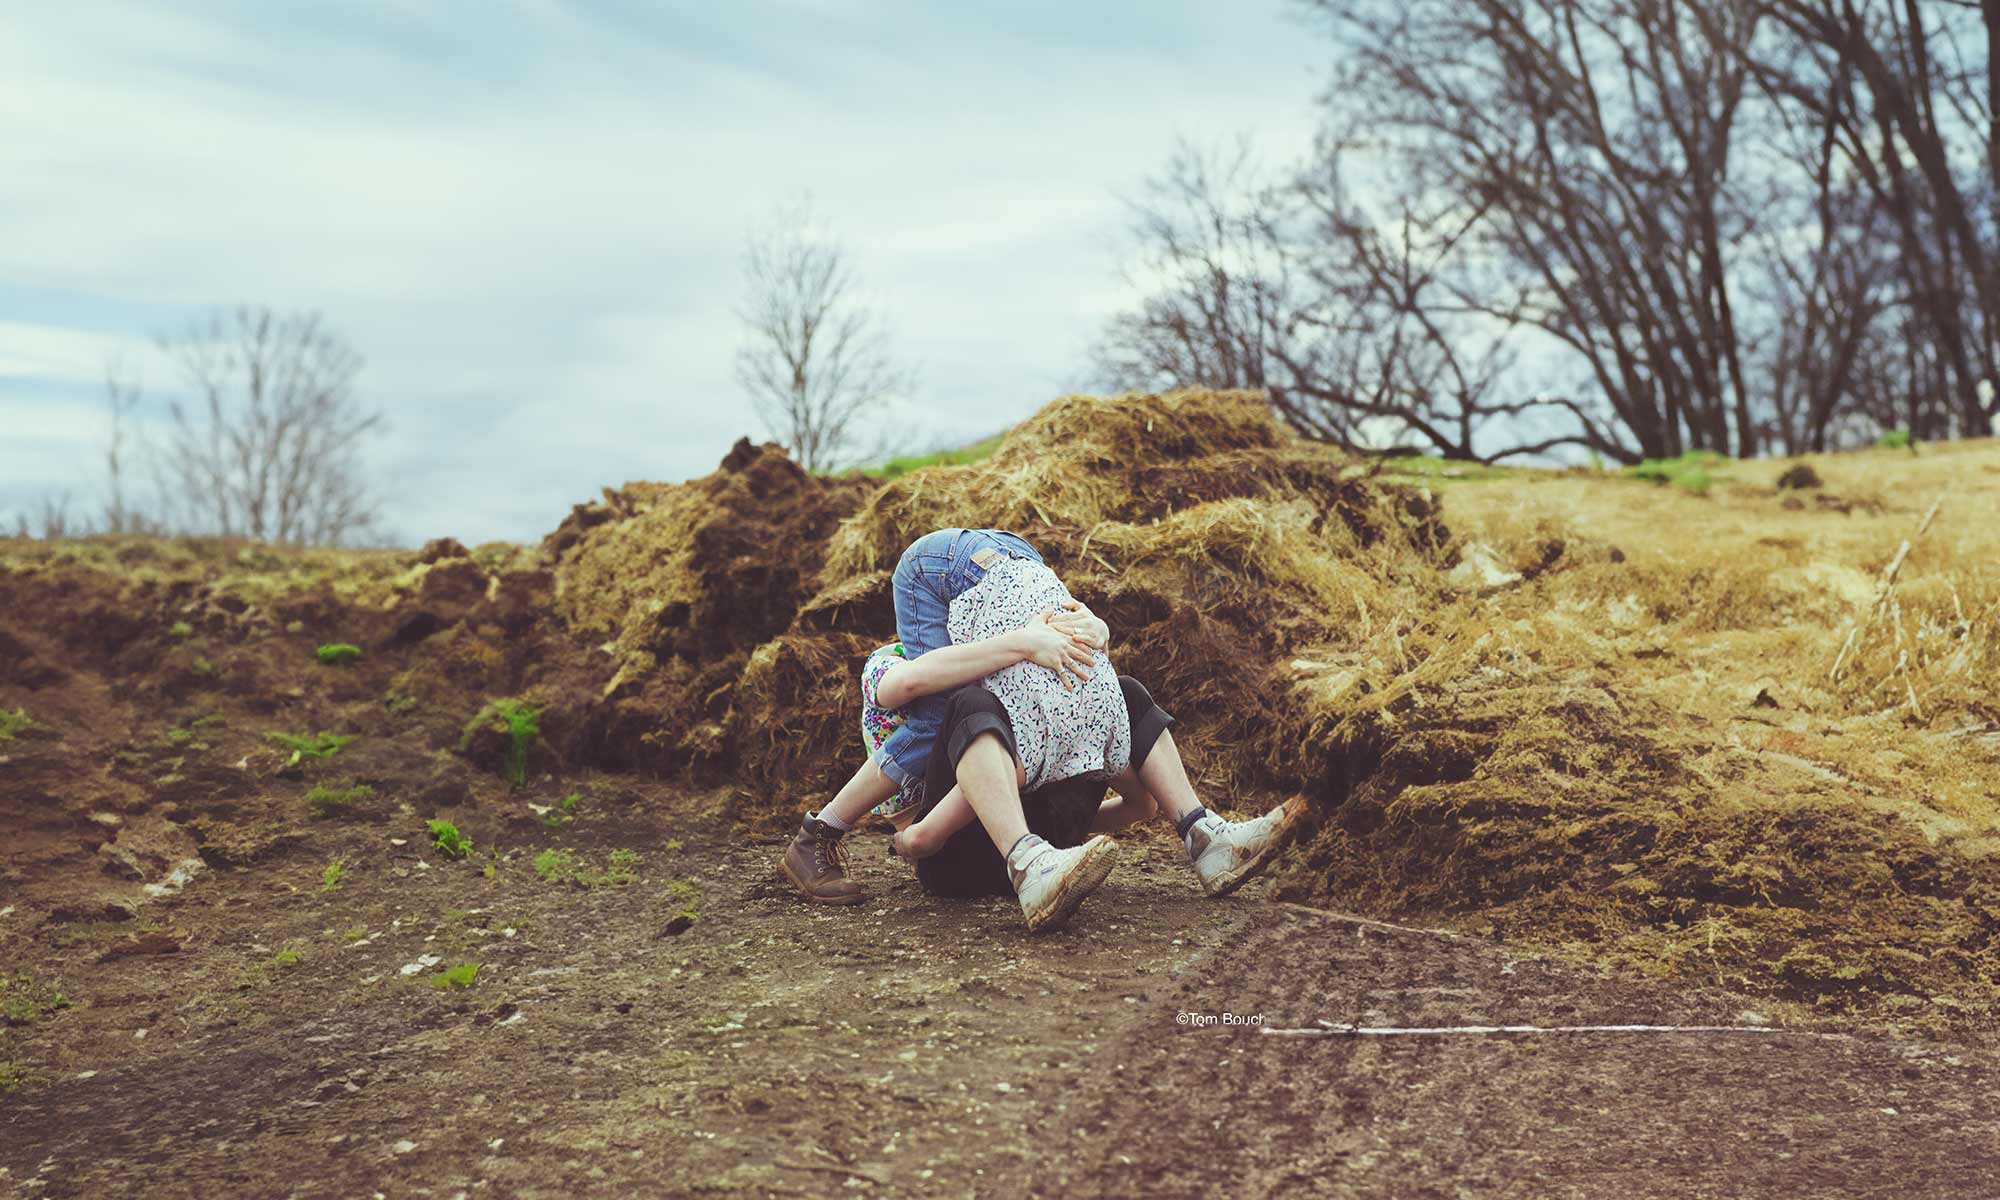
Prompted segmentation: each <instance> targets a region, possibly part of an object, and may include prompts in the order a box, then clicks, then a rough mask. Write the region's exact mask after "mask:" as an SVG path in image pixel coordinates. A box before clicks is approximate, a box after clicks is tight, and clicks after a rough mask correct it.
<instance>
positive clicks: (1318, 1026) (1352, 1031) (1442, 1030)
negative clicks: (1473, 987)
mask: <svg viewBox="0 0 2000 1200" xmlns="http://www.w3.org/2000/svg"><path fill="white" fill-rule="evenodd" d="M1257 1032H1258V1033H1261V1034H1269V1035H1270V1036H1272V1037H1436V1036H1449V1035H1454V1034H1456V1035H1469V1036H1479V1035H1493V1034H1539V1033H1753V1034H1765V1035H1768V1036H1783V1037H1807V1038H1823V1039H1826V1040H1828V1041H1843V1042H1844V1041H1851V1040H1853V1039H1852V1038H1851V1037H1850V1036H1849V1035H1848V1034H1844V1033H1818V1032H1815V1031H1813V1030H1810V1029H1774V1028H1772V1027H1771V1026H1769V1025H1416V1026H1405V1025H1347V1024H1337V1023H1335V1022H1333V1021H1315V1022H1313V1024H1312V1025H1311V1026H1307V1027H1305V1028H1299V1029H1283V1028H1277V1027H1274V1026H1268V1025H1267V1026H1262V1027H1260V1028H1259V1029H1258V1031H1257Z"/></svg>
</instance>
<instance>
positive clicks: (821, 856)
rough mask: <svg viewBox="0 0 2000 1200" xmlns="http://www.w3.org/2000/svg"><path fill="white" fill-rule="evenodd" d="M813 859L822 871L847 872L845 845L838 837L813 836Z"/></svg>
mask: <svg viewBox="0 0 2000 1200" xmlns="http://www.w3.org/2000/svg"><path fill="white" fill-rule="evenodd" d="M813 842H814V850H813V858H814V861H815V862H816V863H817V864H818V865H819V869H820V870H822V871H838V872H840V873H841V874H843V875H845V874H846V873H847V846H846V845H845V844H844V843H843V841H842V839H840V838H824V837H822V838H814V839H813Z"/></svg>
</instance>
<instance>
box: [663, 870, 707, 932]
mask: <svg viewBox="0 0 2000 1200" xmlns="http://www.w3.org/2000/svg"><path fill="white" fill-rule="evenodd" d="M699 901H700V895H699V893H698V892H696V890H695V886H694V884H693V883H691V882H689V881H688V880H685V879H672V880H668V881H667V902H668V903H670V904H678V905H680V906H681V907H680V911H679V912H676V913H675V914H674V919H675V920H678V921H681V922H682V923H683V924H684V925H692V924H694V923H695V922H696V921H699V920H701V907H700V903H699Z"/></svg>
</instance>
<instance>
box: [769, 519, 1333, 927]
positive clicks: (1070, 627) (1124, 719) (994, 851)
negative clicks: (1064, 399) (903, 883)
mask: <svg viewBox="0 0 2000 1200" xmlns="http://www.w3.org/2000/svg"><path fill="white" fill-rule="evenodd" d="M892 587H893V592H894V597H895V605H896V634H897V639H898V640H897V641H896V642H894V643H892V644H890V645H887V646H883V647H882V648H880V649H878V650H876V651H875V652H874V653H873V654H871V655H870V656H869V657H868V659H867V661H866V663H865V664H864V665H863V667H862V671H861V702H862V716H861V734H862V741H863V744H864V748H865V749H866V751H867V753H868V757H867V761H865V762H864V763H862V765H861V768H860V769H859V770H858V771H856V772H855V773H854V776H853V777H852V778H851V779H849V780H848V781H847V783H846V784H845V785H844V786H842V787H841V789H840V790H839V791H838V792H837V793H836V794H835V795H834V797H833V798H832V799H831V800H830V801H828V802H827V803H826V804H825V805H824V806H823V807H822V808H821V809H820V810H819V812H817V813H814V814H809V815H807V816H806V817H805V818H804V820H803V821H802V823H801V824H800V827H799V830H798V833H797V834H796V835H795V836H794V837H793V839H792V842H791V844H790V845H789V846H788V847H787V848H786V850H785V854H784V857H783V859H782V860H781V861H780V863H779V865H778V870H779V873H780V874H781V875H782V876H783V877H784V878H785V879H786V880H788V881H789V882H790V883H791V884H792V886H793V887H795V888H797V889H798V891H799V893H800V894H801V895H803V896H804V897H805V898H806V899H807V900H811V901H814V902H817V903H822V904H856V903H859V902H861V901H862V900H864V899H866V898H867V897H866V892H865V891H864V890H863V889H862V887H861V886H860V885H859V884H858V883H856V882H855V881H854V880H852V879H850V878H848V875H847V869H846V868H847V864H846V858H845V854H844V851H843V849H842V842H841V838H842V836H843V835H844V834H845V833H846V832H847V831H848V830H850V829H851V828H853V826H854V825H855V824H856V823H857V822H859V821H860V820H861V819H862V818H863V817H864V816H866V815H867V814H868V813H869V812H870V811H873V812H875V813H876V814H877V815H880V816H883V817H886V818H888V819H889V821H890V822H891V823H892V824H893V825H895V827H896V834H895V838H894V840H893V842H892V848H893V850H894V851H895V853H896V854H898V855H900V856H901V857H903V858H904V859H906V860H909V861H910V862H912V863H914V864H915V866H916V871H917V878H918V880H919V881H920V882H921V883H922V885H923V887H924V889H925V890H926V891H927V892H929V893H931V894H932V895H937V896H952V897H976V896H989V895H1000V896H1005V895H1008V894H1012V895H1014V896H1016V897H1017V898H1018V899H1019V901H1020V904H1021V913H1022V916H1023V917H1024V918H1025V919H1026V920H1027V925H1028V929H1029V931H1030V932H1035V931H1039V930H1043V929H1050V928H1054V927H1056V926H1059V925H1061V924H1062V923H1063V922H1064V921H1066V920H1067V919H1068V918H1069V917H1070V915H1071V914H1072V913H1074V912H1075V911H1076V909H1077V906H1078V905H1080V904H1082V903H1083V901H1084V899H1085V898H1086V897H1088V896H1089V895H1090V894H1091V893H1092V892H1093V891H1095V890H1096V889H1097V888H1098V886H1099V885H1101V884H1102V883H1103V882H1104V881H1105V879H1106V878H1107V877H1108V876H1109V875H1110V874H1111V871H1112V869H1113V868H1114V867H1115V866H1116V865H1117V859H1118V845H1117V843H1116V842H1115V841H1113V840H1112V839H1111V838H1110V837H1107V836H1106V834H1107V833H1109V832H1110V831H1111V830H1115V829H1119V828H1122V827H1124V826H1127V825H1131V824H1134V823H1136V822H1140V821H1146V820H1151V819H1154V818H1155V817H1160V816H1164V817H1165V818H1166V819H1168V820H1171V821H1173V822H1174V827H1175V829H1176V831H1177V832H1178V833H1179V835H1180V839H1181V843H1182V845H1183V847H1184V848H1185V849H1186V851H1187V857H1188V862H1189V864H1190V866H1191V867H1192V868H1193V871H1194V874H1195V877H1196V879H1197V880H1199V881H1200V883H1201V886H1202V887H1203V889H1204V890H1206V891H1207V892H1208V893H1209V894H1210V895H1215V896H1221V895H1226V894H1228V893H1229V892H1231V891H1233V890H1235V889H1236V888H1237V887H1239V886H1241V885H1242V884H1243V883H1244V882H1245V881H1247V880H1249V879H1250V878H1251V877H1252V876H1254V875H1255V874H1256V873H1257V872H1258V871H1260V870H1262V869H1263V868H1264V867H1265V866H1266V865H1268V864H1269V863H1270V862H1271V860H1272V858H1273V856H1274V855H1275V854H1276V853H1277V851H1278V850H1280V849H1281V848H1282V847H1283V846H1284V844H1285V843H1286V841H1287V840H1288V839H1289V838H1290V836H1291V835H1292V833H1293V832H1294V831H1295V830H1296V829H1297V827H1298V826H1299V824H1300V823H1301V822H1302V820H1303V818H1304V811H1305V804H1304V801H1303V799H1300V798H1294V799H1292V800H1291V801H1288V802H1287V803H1285V804H1283V805H1280V806H1279V807H1277V808H1274V809H1272V810H1271V811H1270V812H1268V813H1265V814H1264V815H1263V816H1261V817H1258V818H1256V819H1255V820H1250V821H1229V820H1225V819H1223V818H1222V817H1221V816H1218V815H1217V814H1215V813H1212V812H1210V811H1209V810H1208V809H1207V807H1206V806H1205V805H1204V804H1203V803H1202V801H1201V799H1200V797H1199V796H1198V795H1197V794H1196V792H1195V789H1194V786H1193V785H1192V784H1191V783H1190V782H1189V780H1188V776H1187V771H1186V769H1185V768H1184V767H1183V765H1182V763H1181V757H1180V751H1179V749H1178V748H1177V747H1176V745H1175V743H1174V736H1173V733H1172V726H1173V724H1174V720H1173V718H1172V717H1171V716H1169V715H1168V714H1167V712H1166V711H1165V710H1164V709H1163V708H1161V707H1160V705H1159V704H1158V702H1156V701H1155V700H1154V698H1153V696H1152V694H1151V693H1150V692H1149V691H1148V690H1147V689H1146V687H1145V685H1144V684H1142V683H1141V682H1140V681H1139V680H1137V679H1134V678H1132V677H1131V676H1129V675H1119V674H1117V673H1116V671H1115V670H1114V669H1113V667H1112V665H1111V658H1110V656H1109V653H1108V650H1109V647H1110V642H1111V631H1110V629H1109V628H1107V627H1106V625H1105V623H1104V622H1103V621H1102V620H1101V619H1099V618H1098V617H1097V616H1096V615H1095V614H1094V613H1092V612H1091V611H1090V610H1089V609H1088V608H1087V607H1085V606H1084V605H1083V604H1081V603H1080V602H1079V601H1077V599H1076V598H1075V597H1074V596H1072V595H1070V592H1069V589H1068V588H1067V587H1065V586H1064V585H1063V582H1062V580H1061V579H1060V578H1058V577H1057V575H1056V573H1055V572H1054V571H1052V570H1051V569H1050V568H1049V567H1048V565H1047V564H1046V563H1045V562H1044V561H1043V559H1042V556H1041V554H1040V552H1038V551H1037V550H1036V549H1035V548H1034V547H1033V546H1032V545H1030V544H1029V543H1028V542H1027V541H1026V540H1025V539H1023V538H1021V537H1020V536H1018V535H1016V534H1013V533H1008V532H1005V531H1003V530H997V529H938V530H934V531H932V532H930V533H927V534H925V535H924V536H922V537H920V538H918V539H917V540H916V541H914V542H912V543H911V544H910V546H909V548H908V549H907V550H905V551H904V552H903V556H902V558H901V559H900V560H899V561H898V562H897V564H896V570H895V574H894V576H893V582H892ZM1107 785H1109V787H1110V788H1112V789H1115V790H1116V795H1115V796H1113V795H1110V794H1108V793H1107V791H1106V787H1107Z"/></svg>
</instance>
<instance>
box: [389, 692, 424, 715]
mask: <svg viewBox="0 0 2000 1200" xmlns="http://www.w3.org/2000/svg"><path fill="white" fill-rule="evenodd" d="M416 706H417V698H416V697H415V696H412V695H410V694H409V693H408V692H390V693H389V694H388V695H386V696H384V697H382V707H383V708H386V709H388V710H389V711H390V712H392V713H394V714H396V715H397V716H399V717H400V716H402V715H403V714H404V713H406V712H409V711H410V710H411V709H413V708H415V707H416Z"/></svg>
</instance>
